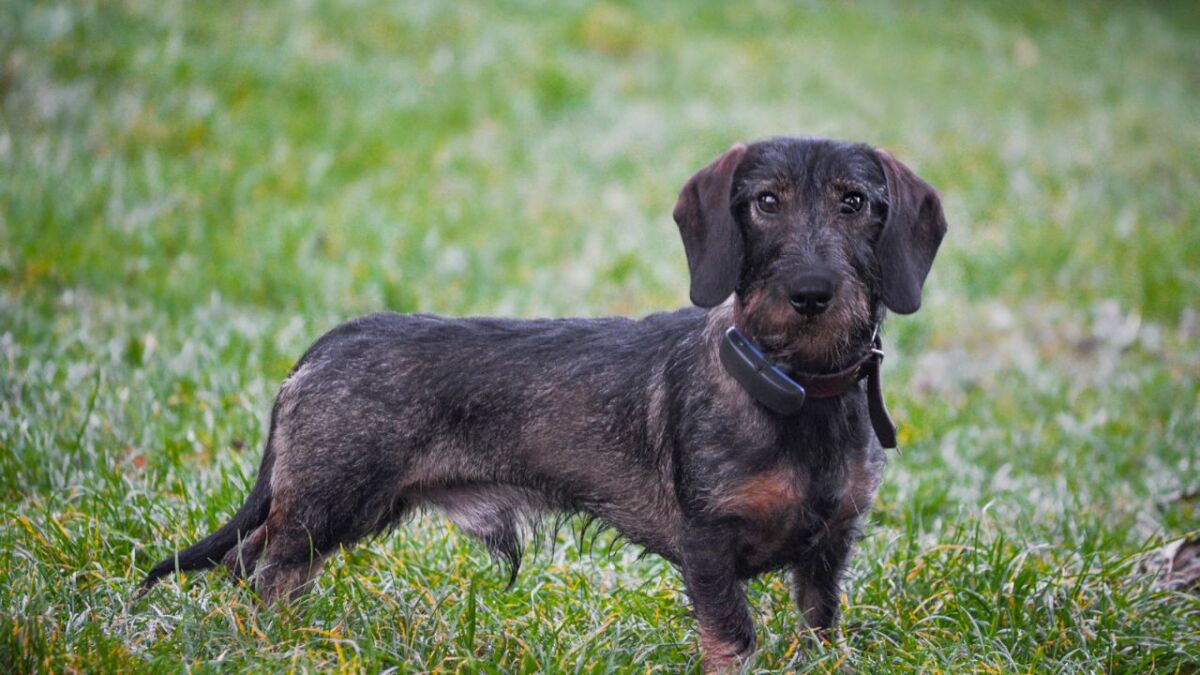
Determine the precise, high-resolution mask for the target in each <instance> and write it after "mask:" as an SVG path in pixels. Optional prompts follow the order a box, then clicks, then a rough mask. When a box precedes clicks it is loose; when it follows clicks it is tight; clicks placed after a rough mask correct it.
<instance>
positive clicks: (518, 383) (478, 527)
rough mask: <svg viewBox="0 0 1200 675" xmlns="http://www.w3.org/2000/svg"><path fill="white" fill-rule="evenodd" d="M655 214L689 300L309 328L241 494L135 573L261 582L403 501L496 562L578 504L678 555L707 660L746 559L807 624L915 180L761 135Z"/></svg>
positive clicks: (836, 150)
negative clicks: (172, 550) (778, 576)
mask: <svg viewBox="0 0 1200 675" xmlns="http://www.w3.org/2000/svg"><path fill="white" fill-rule="evenodd" d="M674 218H675V221H676V223H677V224H678V225H679V232H680V234H681V235H682V238H683V245H684V251H685V253H686V255H687V264H688V269H689V272H690V279H691V288H690V297H691V300H692V302H693V304H694V305H696V306H695V307H687V308H684V309H679V310H676V311H673V312H663V313H658V314H651V315H649V316H646V317H645V318H642V319H638V320H633V319H628V318H619V317H615V318H600V319H537V320H517V319H498V318H465V319H452V318H444V317H440V316H433V315H429V314H391V313H381V314H372V315H370V316H365V317H362V318H359V319H355V320H353V321H350V322H348V323H345V324H342V325H340V326H338V327H336V328H334V329H333V330H331V331H330V332H328V333H326V334H325V335H324V336H322V337H321V338H320V339H318V340H317V341H316V343H314V344H313V345H312V347H310V348H309V350H308V351H307V352H306V353H305V354H304V356H303V357H302V358H301V359H300V361H299V362H298V363H297V364H296V365H295V367H294V368H293V369H292V371H291V373H290V375H289V376H288V377H287V379H286V381H285V382H284V383H283V385H282V387H281V388H280V391H279V395H278V396H277V397H276V399H275V404H274V408H273V409H272V411H271V421H270V431H269V434H268V438H267V443H266V449H265V451H264V453H263V458H262V465H261V468H260V470H259V474H258V479H257V482H256V483H255V485H254V487H253V489H252V490H251V491H250V495H249V497H248V498H247V499H246V502H245V504H243V505H242V507H241V509H240V510H239V511H238V512H237V513H236V514H235V515H234V516H233V518H232V519H231V520H230V521H229V522H228V523H226V524H225V525H223V526H222V527H221V528H220V529H218V530H217V531H215V532H213V533H212V534H210V535H209V536H207V537H206V538H204V539H203V540H201V541H200V542H198V543H196V544H194V545H192V546H190V547H188V548H186V549H184V550H182V551H180V552H178V553H176V554H175V555H173V556H171V557H169V558H167V559H165V560H163V561H162V562H160V563H159V564H157V565H155V566H154V568H153V569H152V570H150V572H149V575H148V576H147V577H146V580H145V582H144V583H143V588H149V587H150V586H151V585H153V584H154V583H155V581H157V580H158V579H159V578H161V577H163V576H166V575H168V574H170V573H172V572H175V571H179V570H194V569H202V568H207V567H212V566H215V565H224V566H226V567H228V568H229V569H230V570H231V571H232V572H233V573H234V574H235V575H237V576H238V577H241V578H246V579H249V580H251V581H252V583H253V584H254V586H255V587H256V588H257V590H258V593H259V594H260V596H261V598H262V599H263V601H264V602H267V603H270V602H272V601H274V600H276V599H279V598H287V597H290V596H293V595H295V594H296V593H297V592H299V591H301V590H302V589H303V588H304V587H305V586H307V585H308V584H309V582H310V581H311V580H312V579H313V578H314V576H315V575H316V574H317V572H318V571H319V570H320V567H321V564H322V562H323V561H324V560H325V558H326V557H328V556H330V555H332V554H333V553H335V552H336V551H337V550H338V548H339V547H341V546H350V545H352V544H353V543H354V542H356V541H358V540H360V539H362V538H364V537H366V536H368V535H371V534H374V533H379V532H381V531H384V530H386V529H388V528H390V527H392V526H393V525H396V524H397V523H398V522H400V521H401V520H402V519H403V518H404V517H405V515H406V514H409V513H411V512H413V510H414V509H418V508H428V509H434V510H436V511H440V512H442V513H444V514H445V515H446V516H447V517H449V518H450V520H452V521H453V522H454V523H455V524H457V525H458V527H460V528H461V529H462V530H463V531H464V532H466V533H468V534H470V535H473V536H474V537H477V538H478V539H479V540H481V541H482V542H483V544H484V545H485V546H487V548H488V549H489V550H490V551H491V552H492V553H493V554H494V555H496V556H498V557H499V558H501V559H505V560H507V561H508V562H509V563H510V565H511V569H512V572H513V574H514V575H515V573H516V569H517V567H518V565H519V560H520V556H521V549H522V541H523V533H524V531H525V529H526V528H527V527H528V526H529V525H530V524H531V523H533V522H535V520H534V519H537V518H539V517H540V516H541V515H542V514H546V513H548V512H549V513H581V514H587V515H588V516H591V517H594V518H598V519H599V520H600V521H602V522H603V523H605V524H606V525H608V526H610V527H612V528H613V529H615V530H616V531H617V532H619V533H620V534H621V535H623V536H624V537H626V538H627V539H629V540H630V541H632V542H634V543H636V544H638V545H640V546H642V547H644V548H645V549H646V550H648V551H651V552H653V553H657V554H658V555H660V556H662V557H664V558H666V559H667V560H669V561H670V562H671V563H673V564H674V565H675V566H676V567H677V568H678V569H679V571H680V572H681V574H682V578H683V581H684V584H685V585H686V589H687V594H688V597H689V598H690V600H691V603H692V607H693V610H694V614H695V617H696V620H697V622H698V625H699V639H700V644H701V647H702V650H703V666H704V669H705V670H706V671H709V672H715V671H721V670H726V669H728V668H731V667H737V666H738V664H739V663H741V661H742V660H743V659H745V658H746V657H748V656H749V655H750V654H751V652H752V651H753V649H754V644H755V635H754V626H753V624H752V622H751V615H750V608H749V606H748V604H747V601H746V597H745V594H744V591H743V587H742V585H743V582H744V581H745V580H746V579H748V578H750V577H754V576H756V575H759V574H762V573H764V572H770V571H775V570H788V571H790V572H791V575H792V579H793V586H794V593H795V600H796V603H797V605H798V608H799V612H800V615H801V617H802V620H803V623H802V624H801V625H802V626H804V625H806V626H807V627H810V628H812V629H816V630H823V629H826V628H828V627H829V626H831V625H832V624H833V622H834V621H835V619H836V616H837V613H838V605H839V580H840V577H841V576H842V573H843V570H844V569H845V568H846V564H847V560H848V558H849V556H850V554H851V552H852V549H853V548H854V544H855V542H856V541H857V539H858V537H859V536H860V532H861V525H862V522H863V520H864V516H865V514H866V513H867V511H868V509H869V508H870V507H871V504H872V501H873V499H874V495H875V492H876V490H877V488H878V486H879V483H880V479H881V474H882V471H883V467H884V464H885V452H884V448H885V447H891V446H894V445H895V433H894V432H895V429H894V427H893V426H892V425H891V421H890V419H889V418H888V415H887V411H886V408H885V407H884V405H883V398H882V393H881V388H880V384H879V362H880V358H881V356H882V351H881V342H880V339H879V327H880V324H881V323H882V321H883V319H884V317H885V314H886V313H887V311H888V310H891V311H893V312H897V313H900V314H909V313H912V312H915V311H916V310H917V308H918V307H919V306H920V304H921V289H922V286H923V285H924V282H925V277H926V275H927V274H928V273H929V269H930V266H931V265H932V264H933V259H934V255H935V254H936V253H937V250H938V246H939V245H940V243H941V241H942V237H943V236H944V235H945V233H946V220H945V217H944V215H943V213H942V207H941V202H940V199H939V197H938V194H937V192H935V191H934V189H933V188H931V187H930V186H929V185H928V184H926V183H925V182H924V181H922V180H921V179H920V178H918V177H917V176H916V175H915V174H913V172H912V171H910V170H909V169H908V168H907V167H906V166H904V165H903V164H901V163H900V162H899V161H897V160H896V159H894V158H893V157H892V156H891V155H890V154H888V153H887V152H885V151H883V150H878V149H875V148H872V147H870V146H867V145H862V144H854V143H846V142H840V141H832V140H825V139H815V138H772V139H768V140H764V141H760V142H756V143H752V144H749V145H743V144H738V145H734V146H733V147H732V148H730V149H729V150H728V151H727V152H725V153H724V154H722V155H721V156H719V157H717V158H716V159H715V160H714V161H713V162H712V164H710V165H708V166H706V167H704V168H703V169H701V170H700V171H699V172H697V173H696V174H695V175H693V176H692V177H691V178H690V179H689V180H688V181H687V183H686V184H685V185H684V186H683V190H682V191H681V192H680V194H679V199H678V202H677V203H676V205H675V211H674Z"/></svg>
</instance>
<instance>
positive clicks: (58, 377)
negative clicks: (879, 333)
mask: <svg viewBox="0 0 1200 675" xmlns="http://www.w3.org/2000/svg"><path fill="white" fill-rule="evenodd" d="M1198 110H1200V8H1198V7H1197V6H1196V5H1195V3H1184V2H1181V3H1175V4H1173V3H1154V4H1150V3H1111V4H1110V3H1037V2H1029V3H1023V2H1022V3H953V2H945V3H909V2H904V3H883V2H880V3H873V2H846V3H837V4H835V5H832V6H828V7H825V6H821V5H817V4H810V3H796V4H792V3H787V4H785V3H774V2H767V1H762V2H750V3H737V4H732V3H731V4H725V3H718V2H705V3H678V4H675V3H670V4H668V3H659V2H645V3H636V2H635V3H620V4H613V3H602V4H590V3H583V2H577V1H574V0H571V1H569V2H563V3H526V2H513V3H508V2H505V3H498V5H492V4H478V3H471V2H463V3H457V2H437V1H435V0H418V1H414V2H398V3H367V2H359V3H327V2H312V1H300V0H297V1H294V2H275V1H268V2H250V3H228V2H218V3H207V2H148V1H140V0H131V1H127V2H120V1H113V2H110V1H106V0H105V1H82V0H81V1H78V2H63V3H57V4H52V3H41V2H38V3H32V2H27V1H26V0H0V608H2V610H0V671H3V672H25V671H56V672H63V671H80V670H86V671H93V670H97V671H145V672H148V671H160V670H164V669H165V670H177V669H184V670H202V671H210V670H220V671H230V672H233V671H238V670H242V669H249V670H252V671H267V672H271V671H284V670H299V671H326V670H350V671H358V670H366V671H372V672H374V671H379V670H386V669H393V670H397V671H401V672H407V671H431V670H443V671H444V670H459V669H463V670H468V671H483V672H512V671H522V670H528V671H546V672H560V671H568V672H575V671H587V672H610V671H634V670H636V671H639V672H640V671H666V672H676V671H679V670H683V669H689V670H693V671H695V670H698V668H699V660H698V653H699V652H698V645H697V637H696V634H695V629H694V624H693V622H692V621H691V619H690V618H689V617H688V613H687V606H686V601H685V599H684V597H683V594H682V584H681V581H680V580H679V577H678V576H677V574H676V573H675V572H674V570H673V569H672V568H670V566H669V565H667V564H666V563H664V562H662V561H660V560H658V559H655V558H652V557H646V558H641V557H639V555H638V554H639V551H638V550H637V548H636V547H635V546H633V545H627V544H623V543H622V542H621V541H620V540H615V539H613V537H612V535H611V534H607V533H601V534H599V535H598V536H595V537H594V536H593V532H592V531H590V530H587V531H585V530H584V529H583V527H582V525H581V524H580V523H578V522H570V523H567V524H566V525H565V526H563V527H562V528H560V529H559V530H558V531H557V532H554V531H549V530H548V531H546V532H544V533H543V535H542V536H541V537H540V539H539V541H537V542H531V546H530V547H529V550H528V551H527V552H526V555H525V560H524V569H523V570H522V573H521V576H520V577H519V578H518V580H517V582H516V584H515V585H513V586H512V587H511V588H506V581H507V576H506V574H505V572H504V570H503V569H502V568H501V567H500V566H499V565H497V564H495V563H493V562H492V561H491V560H490V559H489V558H488V556H487V555H486V553H485V552H484V550H483V549H482V547H481V546H479V545H477V544H476V543H474V542H473V541H471V540H469V539H467V538H466V537H465V536H464V535H463V534H462V533H460V532H459V531H457V530H456V529H454V527H453V526H451V525H450V524H448V523H447V522H446V521H444V520H443V519H441V518H438V517H434V516H424V517H421V518H418V519H417V520H415V521H414V522H412V523H410V524H409V525H408V526H406V527H404V528H402V529H400V530H399V531H398V532H396V533H395V534H393V535H391V536H388V537H385V538H381V539H378V540H376V541H374V542H371V543H368V544H365V545H362V546H360V547H358V548H356V549H354V550H352V551H348V552H346V553H345V554H344V555H340V556H338V557H337V558H335V560H334V561H333V562H332V564H330V565H329V566H327V568H326V573H325V574H324V575H323V576H322V577H321V578H320V581H319V582H318V583H317V585H316V587H315V588H314V590H313V592H311V593H310V594H309V595H307V596H306V597H305V598H304V599H303V600H301V601H299V602H297V603H295V604H293V605H291V606H289V607H286V608H281V609H278V610H268V611H260V610H259V609H257V608H256V605H255V601H254V598H253V596H252V594H250V593H249V592H247V591H246V590H245V589H241V588H237V587H235V586H233V585H232V584H230V583H228V581H227V580H226V579H225V578H223V577H222V575H219V574H199V575H188V576H185V577H182V578H176V579H172V580H169V581H168V582H166V583H163V584H162V585H161V586H160V587H158V588H156V589H155V590H154V591H152V592H151V593H150V594H148V595H147V596H146V597H144V598H142V599H141V600H137V601H134V600H133V597H132V591H133V589H134V587H135V585H136V583H137V581H138V580H139V578H140V576H141V575H142V574H144V572H145V571H146V569H147V568H148V566H149V565H150V564H152V563H153V562H154V561H155V560H157V559H158V558H161V557H163V556H165V555H167V554H168V553H169V552H170V551H172V550H173V549H174V548H176V547H179V546H181V545H183V544H185V543H189V542H192V541H194V540H196V539H197V538H198V537H199V536H200V535H202V534H203V533H205V532H207V531H209V530H210V529H212V528H214V527H216V526H217V525H218V524H220V523H221V522H223V521H224V520H225V519H227V518H228V516H229V515H231V514H232V513H233V511H234V510H236V508H237V506H238V505H239V504H240V503H241V501H242V498H243V496H244V495H245V493H246V492H247V490H248V488H249V485H250V483H251V481H252V480H253V477H254V473H255V470H256V468H257V462H258V459H259V456H260V452H261V446H262V443H263V440H264V435H265V434H264V424H265V421H266V417H267V414H268V412H269V410H270V405H271V400H272V396H273V395H274V393H275V390H276V388H277V386H278V384H279V383H280V381H281V380H282V379H283V377H284V376H285V375H286V373H287V372H288V369H289V368H290V366H291V364H292V363H293V362H294V361H295V359H296V358H298V357H299V355H300V354H301V353H303V350H304V349H305V347H306V346H307V345H308V344H309V343H310V342H311V341H312V340H313V339H314V338H316V337H317V336H318V335H319V334H321V333H322V332H323V331H325V330H327V329H329V328H331V327H333V326H334V325H336V324H337V323H338V322H340V321H342V320H345V319H347V318H350V317H353V316H356V315H359V314H363V313H367V312H371V311H376V310H381V309H392V310H397V311H431V312H437V313H441V314H447V315H470V314H494V315H505V316H519V317H532V316H571V315H586V316H598V315H606V314H627V315H642V314H646V313H649V312H652V311H656V310H661V309H668V308H674V307H678V306H682V305H683V304H685V303H686V302H687V267H686V263H685V260H684V256H683V250H682V247H681V245H680V243H679V239H678V235H677V234H676V231H675V226H674V224H673V223H672V221H671V218H670V212H671V208H672V206H673V204H674V200H675V196H676V194H677V191H678V189H679V187H680V186H681V185H682V183H683V181H684V180H685V179H686V178H687V177H688V175H690V173H691V172H692V171H694V170H695V169H696V168H699V167H700V166H703V165H704V164H705V163H707V162H708V161H709V160H710V159H711V158H712V157H713V156H715V155H716V154H718V153H719V152H721V151H722V150H724V149H725V148H726V147H728V146H729V144H730V143H732V142H733V141H735V140H739V139H754V138H759V137H764V136H770V135H776V134H805V135H822V136H833V137H839V138H848V139H855V140H864V141H868V142H871V143H873V144H876V145H880V146H883V147H886V148H888V149H889V150H891V151H892V152H893V154H895V155H896V156H897V157H899V158H901V159H902V160H904V161H905V162H907V163H908V164H909V165H910V166H912V167H913V168H914V169H915V170H916V171H917V172H918V173H920V174H921V175H922V176H923V177H925V178H926V179H927V180H928V181H929V182H931V183H932V184H934V185H935V186H937V187H938V188H939V189H940V190H941V192H942V194H943V196H944V199H945V203H946V208H947V216H948V219H949V221H950V233H949V236H948V237H947V240H946V243H945V245H944V246H943V247H942V251H941V254H940V256H939V259H938V261H937V263H936V264H935V266H934V272H933V274H932V276H931V278H930V280H929V284H928V286H927V287H926V293H925V304H924V307H923V309H922V311H921V312H919V313H918V314H916V315H914V316H912V317H893V318H892V319H891V320H890V322H889V323H888V325H887V330H886V339H887V342H888V347H889V357H888V361H887V364H886V377H885V388H886V392H887V395H888V398H889V404H890V406H891V408H892V412H893V414H894V416H895V417H896V419H897V421H898V422H899V424H900V427H901V447H902V450H903V452H902V454H893V455H892V458H891V463H890V466H889V467H888V470H887V473H886V477H885V480H884V486H883V488H882V490H881V492H880V495H879V497H878V500H877V502H876V505H875V510H874V513H873V514H872V516H871V518H870V521H869V525H868V528H867V534H866V537H865V539H864V541H863V543H862V545H861V548H860V552H859V555H858V556H857V558H856V559H855V561H854V563H853V565H852V568H851V573H850V579H849V581H848V583H847V585H846V587H845V593H844V599H843V612H844V614H843V616H844V620H843V625H842V628H841V630H840V631H839V632H838V634H837V635H836V639H834V640H832V641H831V642H829V643H826V644H823V645H819V646H813V647H807V648H806V647H805V646H803V645H802V643H801V642H800V640H799V637H798V634H797V632H796V630H795V626H796V622H797V619H798V617H797V614H796V612H795V610H794V609H793V607H792V606H791V605H790V600H789V597H788V591H787V585H786V580H785V579H784V578H783V577H782V576H778V575H776V576H766V577H763V578H761V579H759V580H757V581H755V582H753V583H751V584H750V585H749V595H750V598H751V601H752V604H753V606H754V612H755V615H756V623H757V625H758V629H759V632H758V635H759V645H760V651H759V654H758V656H757V657H756V660H755V661H754V663H753V664H752V666H751V667H752V669H754V670H763V671H779V670H799V669H806V668H810V667H811V668H813V669H814V670H815V671H817V672H828V671H843V670H850V671H857V672H894V671H909V670H924V671H933V672H961V671H964V670H969V671H985V672H1076V671H1085V672H1095V671H1116V672H1147V671H1161V672H1196V671H1198V670H1200V594H1198V593H1196V592H1194V591H1193V592H1188V591H1170V590H1164V589H1162V588H1159V587H1158V586H1156V585H1155V584H1154V583H1153V578H1152V576H1151V575H1149V574H1147V573H1145V572H1144V571H1143V560H1144V558H1145V555H1146V554H1147V552H1150V551H1152V550H1154V549H1156V548H1158V547H1160V546H1162V545H1163V544H1164V543H1166V542H1169V541H1171V540H1175V539H1178V538H1181V537H1185V536H1196V535H1197V534H1200V532H1198V528H1200V499H1198V498H1197V497H1196V493H1197V489H1198V488H1200V412H1198V411H1200V313H1198V312H1200V301H1198V298H1200V227H1198V226H1197V225H1198V224H1200V123H1198V120H1200V117H1198V116H1197V111H1198Z"/></svg>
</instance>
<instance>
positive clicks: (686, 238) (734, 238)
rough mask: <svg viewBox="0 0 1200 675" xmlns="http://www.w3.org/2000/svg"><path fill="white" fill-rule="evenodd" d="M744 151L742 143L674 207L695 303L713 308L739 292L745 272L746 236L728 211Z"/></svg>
mask: <svg viewBox="0 0 1200 675" xmlns="http://www.w3.org/2000/svg"><path fill="white" fill-rule="evenodd" d="M745 154H746V146H745V145H742V144H741V143H738V144H737V145H734V146H733V147H732V148H730V149H729V150H726V151H725V154H723V155H721V156H720V157H718V158H716V159H715V160H713V163H712V164H709V165H708V166H706V167H704V168H703V169H700V170H699V171H697V172H696V174H695V175H694V176H692V177H691V178H689V179H688V182H687V183H685V184H684V186H683V190H681V191H680V192H679V201H677V202H675V212H674V214H673V216H674V217H675V222H676V223H677V224H678V225H679V234H680V236H682V237H683V250H684V252H685V253H686V254H687V262H688V271H689V272H691V275H692V288H691V293H690V295H691V298H692V302H693V303H694V304H696V305H699V306H700V307H715V306H716V305H719V304H721V303H722V302H724V300H725V298H728V297H729V294H730V293H732V292H733V290H734V288H735V287H736V286H737V280H738V275H739V274H740V273H741V269H742V232H741V230H740V229H739V228H738V224H737V221H736V220H734V219H733V212H732V211H731V210H730V204H729V197H730V193H731V192H732V191H733V172H734V171H736V170H737V167H738V164H740V163H741V161H742V156H743V155H745Z"/></svg>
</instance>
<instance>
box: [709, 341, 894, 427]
mask: <svg viewBox="0 0 1200 675" xmlns="http://www.w3.org/2000/svg"><path fill="white" fill-rule="evenodd" d="M719 354H720V357H721V365H723V366H725V371H726V372H728V373H729V374H730V375H731V376H733V379H735V380H737V381H738V384H740V385H742V388H743V389H745V390H746V392H747V393H748V394H750V396H752V397H753V398H754V400H756V401H758V402H759V403H761V404H762V405H764V406H766V407H767V408H769V409H770V410H772V411H773V412H775V413H778V414H780V415H794V414H796V413H798V412H800V409H801V408H803V407H804V402H805V401H806V400H808V399H810V398H836V397H838V396H841V395H843V394H845V393H846V392H848V391H850V389H851V388H852V387H854V386H855V385H856V384H858V382H859V381H860V380H862V379H864V378H865V379H866V380H867V410H868V412H869V413H870V416H871V426H872V427H873V428H874V430H875V436H876V437H877V438H878V439H879V444H880V445H882V446H883V447H885V448H894V447H896V425H895V423H893V422H892V418H891V415H889V414H888V411H887V406H886V405H884V402H883V387H882V385H881V384H880V379H879V378H880V374H879V366H880V364H881V363H882V362H883V341H882V340H881V339H880V338H879V331H878V330H876V332H875V336H874V339H873V340H872V342H871V349H869V350H868V351H867V353H866V354H865V355H863V357H862V358H861V359H859V360H858V361H857V362H855V363H854V364H853V365H851V366H850V367H848V368H846V369H844V370H840V371H838V372H836V373H819V374H814V373H792V374H791V375H789V374H788V373H787V372H786V371H784V370H783V369H782V368H780V367H779V366H777V365H775V364H774V363H772V362H771V360H770V359H768V358H767V357H766V355H765V354H763V352H762V350H761V349H759V348H758V346H757V345H755V344H754V343H753V342H751V341H750V339H749V338H747V337H746V336H745V335H742V332H741V331H739V330H738V329H737V328H736V327H735V326H730V327H729V329H728V330H726V331H725V337H724V338H723V339H722V340H721V347H720V350H719Z"/></svg>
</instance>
